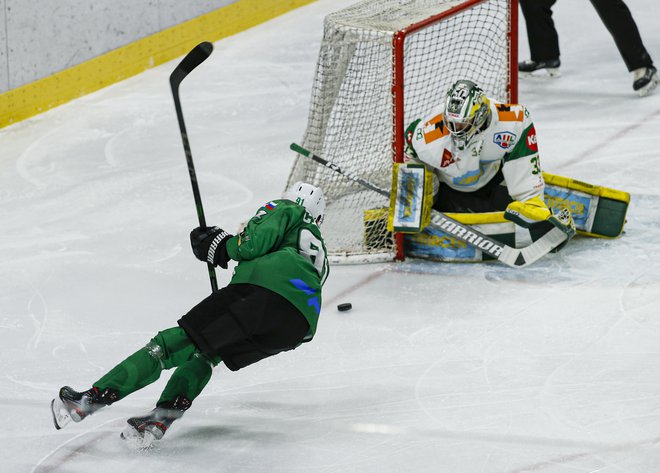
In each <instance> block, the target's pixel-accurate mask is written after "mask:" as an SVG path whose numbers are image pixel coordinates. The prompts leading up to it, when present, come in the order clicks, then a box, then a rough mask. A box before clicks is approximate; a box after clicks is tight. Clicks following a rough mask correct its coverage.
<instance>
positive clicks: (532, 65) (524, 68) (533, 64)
mask: <svg viewBox="0 0 660 473" xmlns="http://www.w3.org/2000/svg"><path fill="white" fill-rule="evenodd" d="M560 65H561V62H560V61H559V59H550V60H548V61H532V60H527V61H523V62H519V63H518V71H519V72H520V76H521V77H537V78H553V77H559V76H560V75H561V74H560V72H559V66H560Z"/></svg>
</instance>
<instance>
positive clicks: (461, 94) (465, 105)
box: [444, 80, 490, 149]
mask: <svg viewBox="0 0 660 473" xmlns="http://www.w3.org/2000/svg"><path fill="white" fill-rule="evenodd" d="M489 116H490V108H489V100H488V98H487V97H486V96H485V95H484V93H483V91H482V90H481V89H480V88H479V87H478V86H477V85H476V84H475V83H474V82H471V81H468V80H459V81H457V82H456V83H455V84H454V85H453V86H451V87H450V89H449V90H448V91H447V100H446V102H445V113H444V117H445V124H446V126H447V129H448V130H449V133H451V136H452V139H453V140H454V142H455V143H456V144H457V145H458V147H459V148H460V149H462V148H464V147H465V146H467V144H468V143H469V142H470V140H471V139H472V138H473V137H474V136H475V135H476V134H477V133H479V131H480V130H481V128H482V127H483V125H484V124H485V123H486V122H487V121H488V118H489Z"/></svg>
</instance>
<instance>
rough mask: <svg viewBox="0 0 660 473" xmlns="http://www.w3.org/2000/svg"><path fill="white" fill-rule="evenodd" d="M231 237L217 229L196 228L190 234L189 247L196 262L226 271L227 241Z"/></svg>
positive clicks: (227, 259)
mask: <svg viewBox="0 0 660 473" xmlns="http://www.w3.org/2000/svg"><path fill="white" fill-rule="evenodd" d="M233 236H234V235H231V234H229V233H227V232H226V231H224V230H223V229H222V228H219V227H197V228H195V229H194V230H193V231H192V232H190V245H191V246H192V250H193V253H194V254H195V257H196V258H197V259H198V260H200V261H204V262H206V263H210V264H212V265H213V266H220V267H221V268H223V269H227V263H228V262H229V259H230V258H229V254H227V240H229V239H230V238H231V237H233Z"/></svg>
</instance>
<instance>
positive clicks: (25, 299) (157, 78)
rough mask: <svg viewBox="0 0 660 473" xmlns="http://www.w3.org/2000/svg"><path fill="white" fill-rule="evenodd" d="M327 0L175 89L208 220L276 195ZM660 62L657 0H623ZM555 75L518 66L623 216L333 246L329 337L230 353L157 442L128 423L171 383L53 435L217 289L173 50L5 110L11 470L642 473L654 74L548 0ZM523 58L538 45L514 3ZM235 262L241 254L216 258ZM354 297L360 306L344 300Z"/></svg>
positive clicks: (652, 254)
mask: <svg viewBox="0 0 660 473" xmlns="http://www.w3.org/2000/svg"><path fill="white" fill-rule="evenodd" d="M350 3H351V2H349V1H345V0H342V1H340V0H332V1H331V0H321V1H318V2H316V3H313V4H311V5H309V6H306V7H303V8H300V9H298V10H295V11H293V12H291V13H289V14H287V15H285V16H282V17H280V18H277V19H275V20H273V21H270V22H268V23H267V24H264V25H261V26H259V27H257V28H254V29H251V30H249V31H246V32H244V33H242V34H240V35H237V36H234V37H231V38H228V39H225V40H223V41H219V42H217V43H216V44H215V46H216V49H215V52H214V54H213V55H212V56H211V57H210V58H209V60H208V61H207V62H205V63H204V64H203V65H202V66H200V68H199V69H197V70H195V71H194V72H193V73H192V74H191V75H190V77H189V78H188V79H186V81H185V82H184V84H183V85H182V88H181V96H182V100H183V108H184V114H185V116H186V120H187V125H188V131H189V134H190V140H191V146H192V150H193V155H194V157H195V164H196V166H197V172H198V177H199V181H200V187H201V192H202V197H203V200H204V204H205V211H206V216H207V221H208V222H209V223H211V224H217V225H220V226H222V227H224V228H226V229H228V230H235V229H236V228H237V227H238V225H239V224H240V223H241V222H242V221H244V220H245V219H246V218H247V217H249V216H250V215H251V214H252V212H253V211H254V210H255V209H256V208H257V207H258V206H259V205H261V204H262V203H263V202H265V201H267V200H270V199H272V198H273V197H275V196H278V195H279V194H280V192H281V190H282V188H283V186H284V183H285V180H286V177H287V175H288V172H289V169H290V166H291V164H292V161H293V158H294V156H293V155H292V153H291V151H289V149H288V145H289V143H290V142H292V141H297V140H299V139H300V138H301V136H302V134H303V131H304V127H305V123H306V118H307V106H308V100H309V93H310V88H311V80H312V77H313V73H314V64H315V60H316V54H317V52H318V46H319V41H320V37H321V31H322V29H321V28H322V27H321V25H322V19H323V17H324V15H325V14H327V13H329V12H331V11H333V10H335V9H338V8H340V7H343V6H345V5H348V4H350ZM628 4H629V6H630V7H631V9H632V11H633V14H634V16H635V18H636V19H637V21H638V23H639V26H640V29H641V32H642V36H643V38H644V41H645V43H646V46H647V48H648V49H649V51H650V53H651V55H652V56H654V57H655V58H656V60H660V59H659V58H660V29H659V28H657V26H658V18H659V16H658V11H657V2H655V0H637V1H633V0H630V1H629V2H628ZM555 12H556V13H555V18H556V22H557V25H558V28H559V31H560V34H561V41H562V52H563V55H562V62H563V65H562V77H561V78H559V79H556V80H551V81H529V82H528V81H521V83H520V99H521V101H522V102H523V103H525V104H526V105H528V106H529V108H530V109H531V111H532V114H533V117H534V119H535V123H536V129H537V132H538V134H539V142H540V148H541V152H542V163H543V166H544V168H545V169H546V170H547V171H549V172H553V173H556V174H560V175H567V176H570V177H574V178H578V179H582V180H584V181H587V182H591V183H594V184H600V185H605V186H608V187H613V188H617V189H622V190H626V191H628V192H630V193H631V194H632V203H631V206H630V211H629V215H628V225H627V227H626V233H625V235H624V236H623V237H622V238H621V239H619V240H614V241H605V240H595V239H585V238H576V239H575V240H574V241H572V242H571V243H570V245H569V246H568V247H567V248H566V249H565V250H563V251H562V252H560V253H559V254H556V255H549V256H548V257H546V258H544V259H542V260H540V261H539V262H537V263H536V264H534V265H533V266H531V267H529V268H527V269H524V270H521V269H511V268H507V267H503V266H501V265H496V264H489V265H447V264H432V263H428V262H414V261H409V262H405V263H403V264H380V265H371V266H351V267H337V266H336V267H333V268H332V274H331V277H330V279H329V280H328V282H327V285H326V289H325V301H324V302H325V305H324V311H323V313H322V318H321V321H320V324H319V331H318V334H317V336H316V338H315V340H314V341H313V342H312V343H310V344H306V345H304V346H302V347H301V348H300V349H298V350H295V351H293V352H289V353H286V354H283V355H280V356H277V357H274V358H271V359H268V360H265V361H263V362H262V363H259V364H257V365H254V366H252V367H250V368H246V369H245V370H242V371H239V372H237V373H232V372H230V371H229V370H227V369H226V368H224V367H219V368H217V369H216V372H215V373H214V377H213V378H212V380H211V382H210V383H209V385H208V386H207V388H206V390H205V391H204V392H203V394H202V395H201V397H199V398H198V399H197V400H196V402H195V403H194V405H193V407H192V408H191V410H190V411H188V413H187V414H186V416H185V417H184V418H183V419H182V420H180V421H178V422H177V423H175V424H174V426H173V427H172V429H171V431H170V432H169V433H168V434H167V436H166V437H165V438H164V439H163V441H162V443H161V446H160V448H157V449H154V450H152V451H149V452H144V453H135V452H131V451H129V450H128V449H126V448H125V445H123V444H122V443H121V441H120V439H119V432H120V431H121V429H122V428H123V423H124V420H125V419H126V418H127V417H129V416H131V415H134V414H138V413H141V412H146V411H148V410H150V409H151V407H152V405H153V403H154V401H155V400H156V399H157V397H158V395H159V393H160V390H161V389H162V388H163V386H164V380H165V379H167V376H166V375H164V376H163V379H161V380H159V381H158V382H157V383H155V384H154V385H152V386H150V387H149V388H146V389H144V390H143V391H140V392H138V393H136V394H134V395H133V396H131V397H129V398H127V399H125V400H123V401H122V402H120V403H117V404H116V405H114V406H113V407H112V408H111V409H107V410H105V411H101V412H99V413H98V414H96V415H95V416H94V417H92V418H90V419H88V420H85V421H84V422H83V423H81V424H75V425H71V426H69V427H67V428H66V429H64V430H62V431H56V430H55V429H54V427H53V425H52V422H51V418H50V414H49V402H50V399H51V398H52V397H53V396H54V395H55V394H56V392H57V389H58V388H59V387H60V386H62V385H64V384H69V385H71V386H74V387H76V388H79V389H83V388H86V387H88V385H89V383H91V382H92V381H94V380H96V379H98V378H99V377H100V375H102V374H103V373H105V371H106V370H108V369H110V368H111V367H112V366H114V365H115V364H116V363H117V362H119V361H120V360H121V359H123V358H124V357H125V356H127V355H129V354H130V353H132V352H133V351H134V350H136V349H138V348H139V347H141V346H142V345H143V344H144V343H145V342H146V341H147V340H148V339H149V338H150V337H151V336H152V335H153V334H155V333H156V332H157V331H158V330H160V329H164V328H167V327H170V326H173V325H174V324H175V321H176V320H177V318H178V317H179V316H180V315H182V314H183V313H185V312H186V311H187V310H188V309H189V308H190V307H191V306H192V305H193V304H195V303H196V302H197V301H198V300H199V299H201V298H202V297H204V296H205V295H207V294H208V292H209V283H208V280H207V275H206V268H205V267H204V265H203V264H201V263H199V262H197V261H196V260H195V259H194V258H193V257H192V254H191V252H190V249H189V245H188V233H189V231H190V229H191V228H193V227H194V226H195V225H196V216H195V209H194V205H193V198H192V193H191V190H190V183H189V180H188V174H187V170H186V166H185V159H184V155H183V149H182V146H181V141H180V137H179V133H178V128H177V123H176V117H175V114H174V109H173V105H172V101H171V96H170V91H169V85H168V81H167V78H168V76H169V73H170V72H171V70H172V68H173V67H174V66H175V64H176V61H175V62H172V63H168V64H165V65H163V66H161V67H158V68H155V69H152V70H150V71H148V72H145V73H144V74H142V75H140V76H138V77H135V78H132V79H129V80H126V81H124V82H122V83H119V84H116V85H114V86H112V87H108V88H106V89H104V90H102V91H100V92H98V93H95V94H93V95H90V96H86V97H83V98H81V99H79V100H77V101H75V102H73V103H70V104H68V105H65V106H62V107H59V108H57V109H55V110H53V111H50V112H48V113H45V114H43V115H40V116H37V117H34V118H32V119H30V120H27V121H25V122H22V123H19V124H17V125H14V126H11V127H8V128H5V129H3V130H0V149H1V150H2V153H1V155H0V222H1V224H0V261H1V265H0V336H1V338H0V343H1V346H2V351H1V352H0V353H1V354H0V366H1V369H2V372H1V376H0V405H1V406H2V408H3V413H2V419H3V421H4V422H3V428H2V430H1V431H0V445H2V467H0V469H1V470H2V471H3V472H8V473H15V472H16V473H18V472H35V473H36V472H38V473H50V472H58V473H59V472H67V473H78V472H88V471H94V472H95V473H105V472H108V473H110V472H113V473H115V472H130V471H140V472H141V473H144V472H159V473H167V472H177V473H178V472H181V471H190V472H198V471H199V472H210V471H213V472H221V471H222V472H225V471H226V472H241V473H249V472H296V471H300V472H303V471H304V472H310V471H314V472H323V473H330V472H332V473H335V472H355V473H370V472H415V473H421V472H429V473H430V472H433V473H437V472H446V473H522V472H534V473H536V472H539V473H545V472H548V473H550V472H551V473H575V472H577V473H580V472H595V471H598V472H599V473H623V472H625V473H652V472H657V471H658V466H659V465H660V311H659V310H658V309H659V308H660V247H659V245H658V238H659V237H660V208H659V206H660V190H658V184H657V183H658V176H659V175H660V91H656V93H655V94H654V95H652V96H650V97H647V98H644V99H640V98H638V97H637V96H636V95H635V94H634V93H633V91H632V88H631V84H632V78H631V77H630V75H629V74H628V73H627V71H626V69H625V67H624V64H623V61H622V60H621V58H620V56H619V54H618V52H617V50H616V48H615V45H614V43H613V41H612V39H611V37H610V36H609V34H608V32H607V31H606V29H605V27H604V26H603V25H602V23H601V22H600V20H599V19H598V17H597V15H596V13H595V11H594V10H593V8H592V7H591V5H590V4H589V3H588V2H586V1H582V2H576V1H564V2H558V4H557V6H556V8H555ZM520 44H521V58H525V57H527V51H528V49H527V43H526V39H525V36H524V25H523V28H522V31H521V43H520ZM218 276H219V280H220V283H221V284H224V283H226V282H227V281H228V277H229V273H227V272H219V274H218ZM341 302H351V303H352V304H353V310H352V311H350V312H338V311H337V310H336V305H337V304H338V303H341Z"/></svg>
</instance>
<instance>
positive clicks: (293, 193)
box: [283, 181, 325, 226]
mask: <svg viewBox="0 0 660 473" xmlns="http://www.w3.org/2000/svg"><path fill="white" fill-rule="evenodd" d="M283 198H285V199H288V200H291V201H293V202H295V203H296V204H298V205H302V206H303V207H305V209H307V211H308V212H309V213H310V214H311V215H312V217H314V221H315V222H316V224H317V225H318V226H321V224H322V223H323V217H324V215H325V197H324V196H323V191H322V190H321V188H320V187H316V186H313V185H311V184H307V183H305V182H301V181H298V182H296V183H295V184H293V185H292V186H291V187H290V188H289V190H287V191H286V192H285V193H284V195H283Z"/></svg>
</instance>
